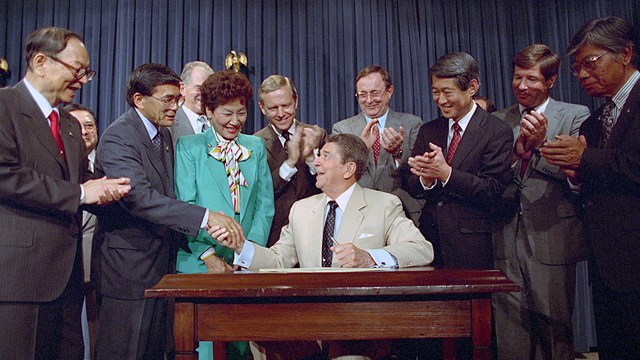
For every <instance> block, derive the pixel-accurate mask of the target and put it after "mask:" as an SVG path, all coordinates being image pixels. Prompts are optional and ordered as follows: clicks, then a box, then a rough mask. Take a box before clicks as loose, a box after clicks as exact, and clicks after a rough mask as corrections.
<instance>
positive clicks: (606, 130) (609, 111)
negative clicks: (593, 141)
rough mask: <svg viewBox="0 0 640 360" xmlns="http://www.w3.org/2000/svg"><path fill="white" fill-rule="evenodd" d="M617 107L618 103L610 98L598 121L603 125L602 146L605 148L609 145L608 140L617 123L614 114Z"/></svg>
mask: <svg viewBox="0 0 640 360" xmlns="http://www.w3.org/2000/svg"><path fill="white" fill-rule="evenodd" d="M615 107H616V103H614V102H613V100H611V99H609V101H607V103H606V104H605V105H604V108H603V109H602V114H600V117H599V118H598V122H600V124H601V125H602V140H601V142H600V147H601V148H603V149H604V147H605V146H606V145H607V141H609V137H610V136H611V130H612V129H613V126H614V125H615V124H616V119H615V117H614V114H613V110H614V109H615Z"/></svg>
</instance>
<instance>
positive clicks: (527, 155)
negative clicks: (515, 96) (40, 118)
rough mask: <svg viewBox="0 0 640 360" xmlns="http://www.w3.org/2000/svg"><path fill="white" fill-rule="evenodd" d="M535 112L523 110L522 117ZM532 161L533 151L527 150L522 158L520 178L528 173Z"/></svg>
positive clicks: (529, 109) (528, 109)
mask: <svg viewBox="0 0 640 360" xmlns="http://www.w3.org/2000/svg"><path fill="white" fill-rule="evenodd" d="M533 110H535V109H533V108H527V109H524V110H522V117H524V116H525V115H527V114H531V112H532V111H533ZM530 159H531V150H527V151H525V152H524V154H522V156H521V157H520V178H523V177H524V173H525V172H526V171H527V166H529V160H530Z"/></svg>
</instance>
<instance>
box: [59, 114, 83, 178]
mask: <svg viewBox="0 0 640 360" xmlns="http://www.w3.org/2000/svg"><path fill="white" fill-rule="evenodd" d="M77 122H78V121H77V120H76V119H75V118H72V115H68V114H67V112H64V111H60V134H61V135H62V142H63V143H64V153H65V154H66V158H67V162H66V165H67V168H68V171H69V179H70V180H72V181H76V180H75V179H79V178H80V174H79V171H80V161H82V160H83V159H84V157H83V156H84V155H85V154H78V147H77V146H76V144H78V139H81V138H82V133H81V132H79V128H78V124H77ZM52 137H53V136H52ZM79 155H80V156H79Z"/></svg>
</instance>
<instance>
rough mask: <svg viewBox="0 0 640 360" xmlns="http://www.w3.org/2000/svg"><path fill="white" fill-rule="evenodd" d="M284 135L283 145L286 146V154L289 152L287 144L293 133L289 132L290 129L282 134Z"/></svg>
mask: <svg viewBox="0 0 640 360" xmlns="http://www.w3.org/2000/svg"><path fill="white" fill-rule="evenodd" d="M280 135H282V137H283V138H284V144H283V145H282V146H283V147H284V152H285V154H287V155H288V154H289V146H287V145H288V144H289V139H290V138H291V134H290V133H289V131H285V132H283V133H282V134H280Z"/></svg>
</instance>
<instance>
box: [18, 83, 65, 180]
mask: <svg viewBox="0 0 640 360" xmlns="http://www.w3.org/2000/svg"><path fill="white" fill-rule="evenodd" d="M14 89H15V90H16V92H17V94H18V96H17V97H18V101H19V103H20V104H19V108H20V112H21V113H22V115H24V117H25V118H29V121H30V126H29V128H30V129H31V131H32V132H33V135H34V136H35V138H36V139H38V141H39V142H40V143H41V144H42V147H43V148H44V149H45V151H46V152H48V153H49V154H50V155H51V157H53V158H54V159H55V161H56V162H57V163H58V164H59V165H60V169H61V170H62V173H63V177H64V178H65V179H70V177H69V174H68V170H67V164H65V162H64V160H63V159H62V155H60V149H58V145H57V144H56V141H55V140H54V139H53V135H51V127H50V126H49V122H48V120H47V117H46V116H44V115H43V114H42V111H40V108H39V107H38V104H37V103H36V101H35V100H33V97H31V94H30V93H29V90H28V89H27V86H26V85H25V84H24V80H23V81H20V82H19V83H18V84H17V85H16V86H15V88H14ZM62 141H64V137H63V140H62ZM69 141H71V140H69ZM65 150H66V149H65ZM76 176H77V175H76Z"/></svg>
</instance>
